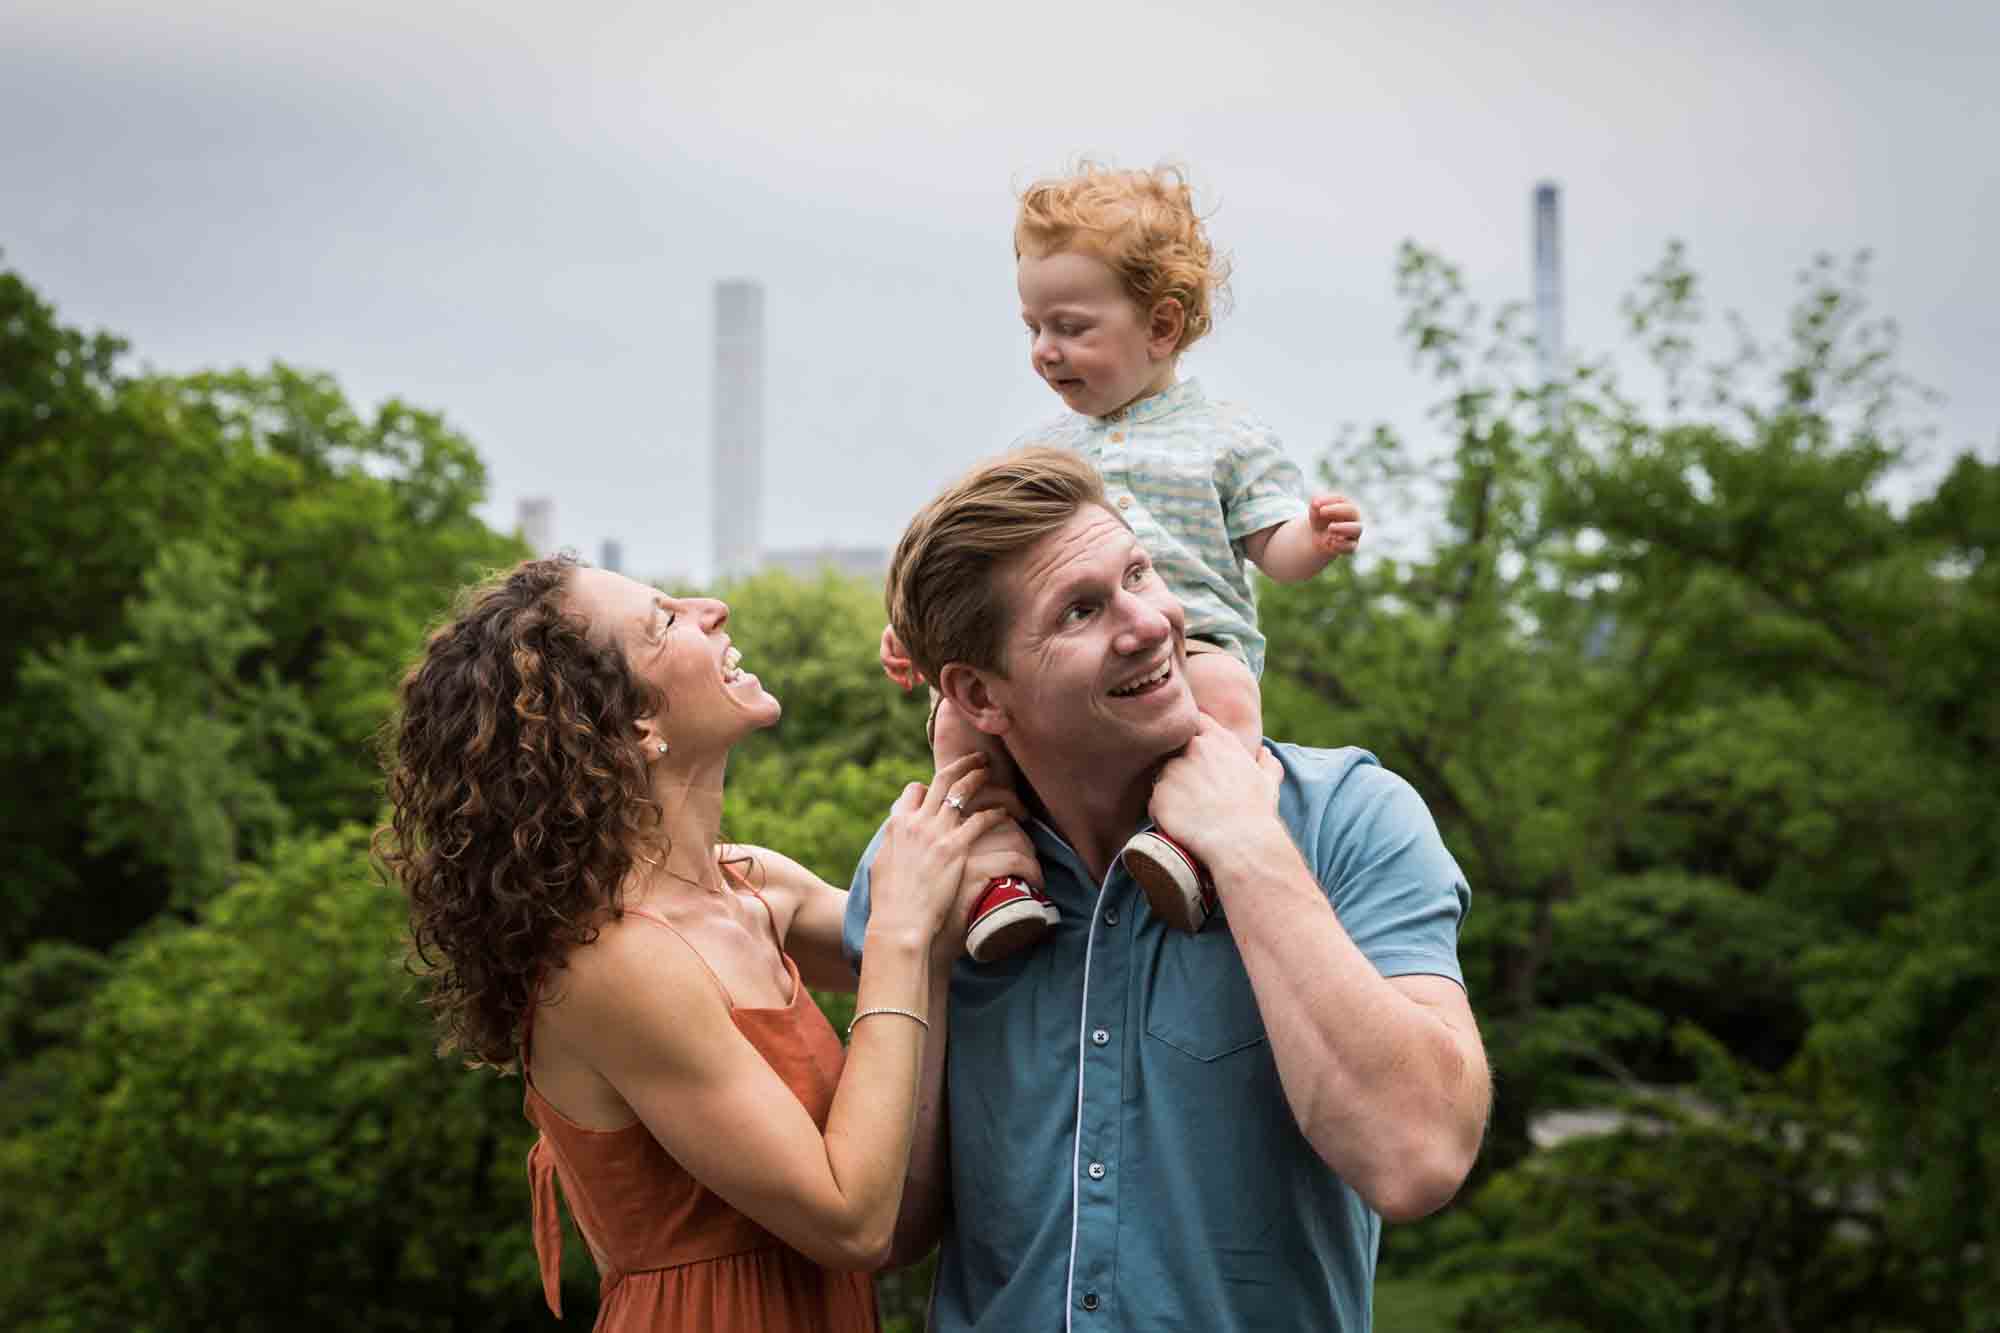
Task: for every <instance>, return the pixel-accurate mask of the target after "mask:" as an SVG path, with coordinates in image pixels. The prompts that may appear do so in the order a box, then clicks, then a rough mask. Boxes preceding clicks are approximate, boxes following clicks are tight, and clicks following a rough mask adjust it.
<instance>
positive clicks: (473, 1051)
mask: <svg viewBox="0 0 2000 1333" xmlns="http://www.w3.org/2000/svg"><path fill="white" fill-rule="evenodd" d="M578 563H579V562H578V561H577V560H576V559H575V558H573V557H570V556H567V555H563V556H556V557H553V558H550V559H546V560H529V561H526V562H524V563H522V564H520V565H517V566H516V567H515V568H513V569H512V570H510V571H508V572H506V573H504V574H502V575H499V576H497V577H495V578H494V579H492V580H490V581H488V582H486V583H483V584H480V585H477V586H475V587H473V588H470V589H467V590H466V591H465V592H464V593H462V594H461V595H460V597H459V600H458V602H457V604H456V605H455V606H454V607H453V610H452V612H451V614H450V617H449V618H448V619H447V620H446V622H445V623H444V624H443V625H441V626H440V627H439V628H437V629H436V630H434V631H433V632H432V634H431V636H430V639H429V642H428V643H426V644H425V646H424V651H423V655H422V656H421V657H420V658H419V659H418V660H417V662H416V664H415V665H414V666H412V667H411V668H410V671H409V673H408V674H407V675H406V676H405V677H404V678H403V684H402V690H401V696H400V701H401V717H400V721H399V722H395V723H392V724H391V727H392V730H391V735H392V737H393V750H392V752H391V754H390V755H389V756H388V757H387V765H386V766H387V768H388V796H389V802H390V806H391V816H390V821H389V822H388V823H387V824H385V825H383V827H382V828H381V829H380V830H379V831H378V832H377V834H376V837H375V846H376V852H377V855H378V856H379V857H380V858H381V861H382V864H383V865H384V866H385V868H386V869H387V871H388V873H389V874H391V875H392V876H394V877H395V878H396V879H398V880H400V881H401V883H402V885H403V888H404V890H405V892H407V893H408V895H409V899H410V950H411V958H412V963H413V965H414V966H415V967H416V969H417V970H418V971H419V972H420V973H422V974H423V975H424V976H425V977H426V978H427V980H428V982H429V993H428V995H427V997H426V1003H428V1004H429V1006H430V1008H431V1011H432V1013H433V1015H434V1016H435V1017H436V1019H437V1022H438V1026H439V1028H440V1030H441V1036H440V1041H439V1047H438V1049H439V1052H440V1053H441V1054H442V1053H445V1052H449V1051H452V1050H458V1051H461V1052H462V1053H463V1054H464V1056H465V1059H466V1062H467V1063H468V1064H471V1065H475V1066H478V1065H487V1066H492V1067H494V1068H498V1069H515V1068H517V1067H518V1062H519V1060H520V1056H521V1038H522V1025H523V1023H524V1021H525V1019H526V1017H527V1014H528V1012H529V1010H530V1008H531V1007H532V1006H533V1004H534V1002H535V996H536V990H537V987H538V986H539V984H540V981H541V978H542V977H543V976H544V975H545V974H546V973H548V972H549V971H551V970H553V969H555V968H557V967H560V966H561V965H562V962H563V960H564V958H566V957H567V955H568V953H569V951H570V950H571V949H573V948H574V947H576V946H577V945H579V944H587V943H589V942H590V941H591V940H593V939H595V938H596V937H597V928H598V925H599V923H600V922H601V921H603V920H604V919H605V917H606V915H608V914H613V913H616V912H617V910H618V908H619V906H620V897H621V885H622V884H623V883H624V880H625V876H626V874H627V872H628V871H630V869H631V867H632V858H633V848H634V847H635V846H637V845H639V844H640V841H641V839H642V838H644V837H645V836H646V834H647V833H648V832H649V831H651V830H652V829H654V828H656V827H657V826H658V824H659V822H660V818H661V811H660V807H659V805H658V803H657V802H655V801H654V799H653V797H652V789H651V786H650V783H649V782H648V779H647V775H646V764H645V759H644V756H643V754H642V753H641V750H640V747H639V746H638V745H637V744H636V743H635V738H636V736H637V735H638V724H639V723H640V722H641V721H642V720H644V719H645V718H647V717H650V716H652V715H653V714H654V713H655V712H657V711H659V710H660V709H661V708H663V707H664V704H665V701H664V700H663V699H661V698H660V697H659V695H658V692H657V691H656V690H654V689H652V688H651V687H650V686H648V685H647V684H645V682H643V681H641V680H640V679H638V678H637V677H636V676H635V675H633V673H632V672H631V670H630V669H629V668H628V667H627V666H626V663H625V656H624V654H623V652H622V651H620V650H619V648H618V647H617V646H616V645H607V644H599V643H593V642H592V641H591V639H590V635H589V626H588V625H587V624H585V623H584V621H583V619H582V618H581V617H580V616H578V615H576V614H574V613H572V612H568V611H565V610H564V608H563V594H564V590H565V588H566V587H567V585H568V583H569V578H570V573H571V571H572V570H574V569H575V568H576V567H577V566H578Z"/></svg>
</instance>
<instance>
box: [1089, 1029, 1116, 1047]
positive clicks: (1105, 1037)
mask: <svg viewBox="0 0 2000 1333" xmlns="http://www.w3.org/2000/svg"><path fill="white" fill-rule="evenodd" d="M1110 1040H1111V1034H1110V1033H1109V1032H1106V1031H1105V1030H1104V1029H1103V1028H1099V1029H1097V1031H1095V1032H1093V1033H1091V1034H1090V1041H1091V1044H1092V1045H1094V1046H1102V1045H1103V1044H1104V1043H1105V1042H1107V1041H1110Z"/></svg>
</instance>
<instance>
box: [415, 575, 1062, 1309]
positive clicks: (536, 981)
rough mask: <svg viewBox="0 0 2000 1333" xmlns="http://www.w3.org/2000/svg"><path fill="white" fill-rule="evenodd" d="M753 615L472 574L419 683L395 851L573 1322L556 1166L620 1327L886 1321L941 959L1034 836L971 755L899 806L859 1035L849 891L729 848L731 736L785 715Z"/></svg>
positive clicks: (592, 586) (548, 1288) (570, 578)
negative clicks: (757, 646) (748, 622)
mask: <svg viewBox="0 0 2000 1333" xmlns="http://www.w3.org/2000/svg"><path fill="white" fill-rule="evenodd" d="M728 616H729V611H728V608H727V607H725V606H724V605H723V604H722V603H720V602H717V601H711V600H707V599H695V598H673V597H668V596H665V595H663V594H661V593H660V592H659V591H658V590H656V589H654V588H650V587H648V586H646V585H644V584H641V583H636V582H634V581H632V580H631V579H627V578H623V577H621V576H619V575H616V574H612V573H608V572H606V571H603V570H598V569H591V568H588V567H585V566H582V565H580V564H578V563H576V562H575V561H573V560H570V559H567V558H557V559H552V560H535V561H530V562H528V563H526V564H523V565H521V566H519V567H518V568H516V569H514V570H513V571H512V572H511V573H509V574H507V575H505V576H504V577H502V578H500V579H498V580H496V581H494V582H492V583H489V584H487V585H485V586H483V587H481V588H478V589H475V590H473V591H472V593H471V594H470V595H469V596H468V597H467V598H466V599H465V600H464V602H463V603H462V605H461V608H460V610H459V613H458V614H457V615H456V617H455V618H454V619H453V620H452V621H451V622H450V623H448V624H446V625H445V626H444V627H443V628H442V629H440V630H438V631H437V632H436V633H435V634H433V635H432V637H431V640H430V642H429V644H428V645H427V647H426V648H425V651H424V654H423V657H422V659H421V660H420V661H419V662H418V663H417V664H416V666H415V667H413V668H412V669H411V671H410V673H409V675H408V677H407V678H406V679H405V681H404V683H403V692H402V721H401V727H400V731H399V734H398V742H397V750H396V755H395V758H394V761H393V764H392V768H391V773H390V779H389V795H390V800H391V803H392V806H393V816H392V821H391V823H390V825H389V827H388V828H386V829H385V830H384V832H383V842H384V859H385V861H386V862H387V863H388V865H389V866H390V867H391V869H392V871H393V872H394V873H395V874H396V875H397V876H398V877H399V878H400V879H401V880H402V882H403V884H404V886H405V888H406V889H407V890H408V893H409V896H410V910H411V931H412V936H413V942H414V947H415V950H416V952H417V954H418V955H419V956H420V958H421V959H422V960H423V962H424V963H425V965H426V967H427V970H428V972H429V975H430V981H431V989H430V997H429V1002H430V1004H431V1007H432V1008H433V1010H434V1011H435V1013H436V1016H437V1018H438V1020H439V1023H440V1025H441V1027H442V1029H443V1035H444V1046H445V1048H446V1049H453V1048H456V1049H459V1050H461V1051H463V1052H464V1054H465V1055H466V1056H467V1057H468V1058H469V1060H470V1061H471V1062H472V1063H474V1064H485V1065H491V1066H495V1067H498V1068H503V1069H505V1068H512V1067H515V1065H516V1063H517V1062H518V1065H519V1067H520V1068H521V1069H522V1070H523V1071H524V1073H525V1074H526V1083H527V1089H526V1093H525V1098H526V1113H527V1116H528V1118H529V1120H531V1121H532V1122H533V1123H534V1124H535V1125H536V1126H537V1128H539V1129H540V1131H541V1137H540V1138H539V1140H538V1141H537V1142H536V1144H535V1148H534V1150H533V1152H532V1153H530V1155H529V1167H530V1173H531V1176H532V1180H533V1186H534V1196H535V1244H536V1248H537V1250H538V1251H539V1254H540V1259H541V1265H542V1279H543V1285H544V1289H545V1293H546V1296H547V1299H548V1301H549V1305H550V1308H551V1309H553V1310H555V1311H556V1313H558V1314H560V1313H561V1306H560V1299H559V1286H558V1270H559V1267H560V1258H561V1232H560V1228H559V1224H558V1221H557V1217H556V1204H555V1193H554V1190H555V1183H556V1181H558V1180H559V1181H560V1182H561V1186H562V1190H563V1193H564V1194H565V1195H566V1196H567V1198H568V1201H569V1205H570V1209H571V1212H572V1214H573V1215H574V1216H575V1218H576V1221H577V1224H578V1227H579V1229H580V1230H581V1231H582V1232H583V1234H584V1237H585V1239H586V1240H587V1241H588V1242H589V1245H590V1248H591V1252H592V1255H593V1256H594V1257H595V1259H596V1260H597V1265H598V1269H599V1271H600V1272H601V1274H602V1276H603V1296H602V1302H601V1307H600V1313H599V1316H598V1322H597V1327H598V1328H599V1329H607V1330H630V1329H663V1328H700V1329H714V1330H730V1329H760V1330H783V1329H830V1330H835V1331H836V1333H844V1331H845V1330H864V1329H873V1328H874V1327H875V1326H876V1317H875V1307H874V1296H873V1290H872V1287H871V1285H870V1282H869V1279H868V1278H867V1276H866V1275H865V1273H864V1272H861V1271H856V1270H866V1269H870V1268H873V1267H877V1266H879V1265H880V1264H881V1263H882V1261H883V1260H884V1258H885V1257H886V1255H887V1251H888V1245H889V1239H890V1236H891V1233H892V1231H893V1228H894V1223H895V1218H896V1211H897V1207H898V1204H899V1203H900V1200H901V1193H902V1187H903V1174H904V1168H905V1164H906V1161H907V1158H908V1154H909V1149H910V1136H911V1132H912V1126H913V1122H914V1118H915V1101H916V1087H917V1075H918V1068H919V1066H920V1064H921V1060H922V1055H923V1046H924V1041H925V1039H926V1036H927V1033H928V1019H927V1016H926V1015H925V1013H924V1009H925V1006H926V1003H927V997H928V996H929V994H930V983H929V977H930V974H931V969H933V968H936V967H943V966H948V965H949V962H950V960H951V958H952V957H953V956H954V954H955V952H956V950H957V944H956V939H955V937H956V936H957V935H958V934H959V933H960V929H959V928H957V927H955V925H954V923H960V922H962V921H963V920H964V911H965V907H966V905H967V904H968V903H969V901H970V898H971V895H972V894H973V892H974V891H975V890H976V889H977V887H978V886H979V885H981V884H984V883H985V882H986V880H987V879H990V878H991V877H992V876H993V875H995V874H1003V873H1017V872H1019V871H1021V870H1024V869H1026V868H1027V866H1028V865H1029V864H1031V861H1030V854H1029V849H1028V847H1027V843H1026V840H1025V838H1024V837H1023V836H1022V835H1021V834H1020V832H1019V830H1018V829H1017V828H1015V827H1014V826H1012V825H1010V824H1005V823H1004V822H1003V821H1004V820H1005V818H1006V816H1005V813H1004V812H1003V811H1001V810H998V809H992V810H983V811H979V812H976V813H967V811H966V808H965V802H966V801H967V800H968V799H970V798H971V797H972V796H973V795H974V794H975V793H976V792H977V791H978V790H979V787H980V785H981V783H982V782H983V773H982V772H981V770H980V769H979V768H978V766H977V765H976V764H973V763H964V764H954V765H952V766H951V767H949V768H947V769H945V770H943V771H941V772H940V773H939V774H938V775H937V778H936V780H935V781H934V782H933V783H932V784H931V785H930V787H929V788H928V789H926V788H925V787H924V786H923V785H921V784H916V783H913V784H911V786H910V787H909V788H908V789H906V790H905V791H904V793H903V796H902V798H901V799H900V800H898V801H897V803H896V806H895V809H894V811H893V813H892V815H891V818H890V821H889V825H888V829H887V832H886V835H885V841H884V844H883V850H882V853H881V857H880V859H879V860H878V861H877V862H876V863H875V867H874V870H873V875H872V880H871V883H872V885H873V891H874V893H875V909H874V913H873V916H872V918H871V921H870V924H869V927H868V937H867V941H866V956H867V967H866V969H865V972H864V975H863V976H862V977H861V978H860V986H859V994H858V996H857V999H856V1019H855V1022H854V1024H853V1026H852V1027H851V1028H850V1029H849V1033H850V1041H851V1045H850V1047H849V1048H848V1050H847V1051H846V1053H845V1056H844V1061H843V1053H842V1050H841V1046H840V1041H839V1039H838V1038H837V1037H836V1036H835V1035H834V1033H833V1030H832V1029H831V1027H829V1026H828V1024H827V1022H826V1020H825V1018H824V1017H822V1016H821V1015H820V1012H819V1010H818V1009H817V1008H816V1007H815V1006H814V1004H813V1003H812V1000H811V997H810V996H809V995H807V994H806V987H807V986H817V987H839V988H842V989H846V988H851V987H853V986H854V984H855V978H854V975H853V973H852V972H851V971H850V969H849V968H848V966H847V964H846V963H845V961H844V960H843V958H842V956H841V953H840V948H839V931H840V922H841V915H842V909H843V904H844V901H845V898H846V895H845V894H844V893H842V892H841V891H839V890H837V889H834V888H832V887H831V886H829V885H827V884H825V883H823V882H822V881H820V880H819V879H818V878H816V877H815V876H814V875H812V874H811V872H809V871H807V870H806V869H804V868H803V867H802V866H800V865H798V864H796V863H795V862H793V861H791V860H788V859H787V858H785V857H783V856H780V855H778V854H776V853H774V852H770V851H766V850H764V849H761V848H752V847H731V846H728V845H725V844H723V843H721V842H720V841H719V830H720V826H721V817H722V786H723V770H724V765H725V763H726V761H727V759H728V755H729V751H730V747H731V746H733V745H735V743H736V742H737V741H739V740H741V739H742V738H743V737H744V736H746V735H748V734H749V733H751V732H752V731H755V730H757V729H758V728H761V727H768V726H770V725H772V724H773V723H775V722H776V721H777V720H778V714H779V705H778V701H777V700H776V699H775V698H773V697H772V696H771V695H770V694H769V693H768V692H767V691H766V690H765V689H764V688H763V686H762V685H761V684H760V683H759V682H758V680H757V678H756V677H755V676H754V675H751V674H749V673H748V672H745V671H744V670H742V668H741V666H740V665H739V657H738V654H737V652H736V650H735V649H734V648H732V647H731V646H730V642H729V635H728V634H727V633H726V632H725V630H724V626H725V623H726V621H727V620H728Z"/></svg>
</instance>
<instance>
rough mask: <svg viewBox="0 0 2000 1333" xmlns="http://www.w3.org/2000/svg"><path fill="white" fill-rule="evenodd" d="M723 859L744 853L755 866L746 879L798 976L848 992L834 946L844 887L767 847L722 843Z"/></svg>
mask: <svg viewBox="0 0 2000 1333" xmlns="http://www.w3.org/2000/svg"><path fill="white" fill-rule="evenodd" d="M717 856H718V857H719V858H720V859H722V860H724V861H731V860H735V859H738V858H743V857H747V858H748V859H749V860H750V861H751V862H752V863H753V864H754V865H755V866H756V869H755V870H753V871H751V872H750V873H751V882H752V883H755V884H756V885H757V887H758V891H759V892H760V893H762V894H763V895H764V901H765V902H766V903H767V904H769V906H770V908H771V920H772V921H773V922H774V923H775V924H776V925H777V929H778V946H779V947H780V948H782V949H783V950H784V951H785V952H786V953H788V954H790V955H791V956H792V961H793V962H795V963H797V964H798V965H799V975H800V976H801V977H804V978H805V983H806V985H808V986H810V987H812V988H813V989H814V990H832V991H846V992H849V993H852V992H853V990H854V986H855V982H856V980H857V978H856V977H855V975H854V969H853V968H852V967H849V966H848V963H847V958H846V956H845V955H844V954H842V953H841V950H840V923H841V920H842V918H843V917H844V916H845V914H846V912H847V890H845V889H836V888H834V887H833V885H831V884H829V883H827V882H826V881H825V880H823V879H821V878H820V877H819V876H818V875H815V874H813V872H812V871H810V870H808V869H806V868H805V867H804V866H802V865H800V864H799V863H798V862H797V861H794V860H793V859H792V858H791V857H789V856H786V855H784V854H783V853H782V852H774V851H772V850H771V849H770V848H768V847H750V846H725V847H723V848H722V849H721V850H720V851H718V852H717Z"/></svg>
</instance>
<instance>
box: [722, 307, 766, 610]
mask: <svg viewBox="0 0 2000 1333" xmlns="http://www.w3.org/2000/svg"><path fill="white" fill-rule="evenodd" d="M714 413H715V416H714V422H713V430H714V439H713V454H712V458H711V466H712V467H713V469H714V472H713V477H712V479H711V480H712V487H711V494H712V495H713V497H714V503H713V504H712V505H711V507H710V510H709V521H710V522H711V523H712V524H713V525H714V532H713V534H712V536H713V544H712V549H713V552H714V569H713V571H712V574H713V577H714V578H716V579H727V578H736V577H739V576H741V575H744V574H749V573H752V572H754V571H755V570H756V568H757V566H758V564H759V563H760V561H761V559H762V556H763V549H762V545H763V531H762V528H763V509H764V288H763V286H762V285H761V284H759V283H756V282H753V281H750V280H748V279H742V278H731V279H726V280H724V281H722V282H718V283H716V284H715V394H714Z"/></svg>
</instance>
